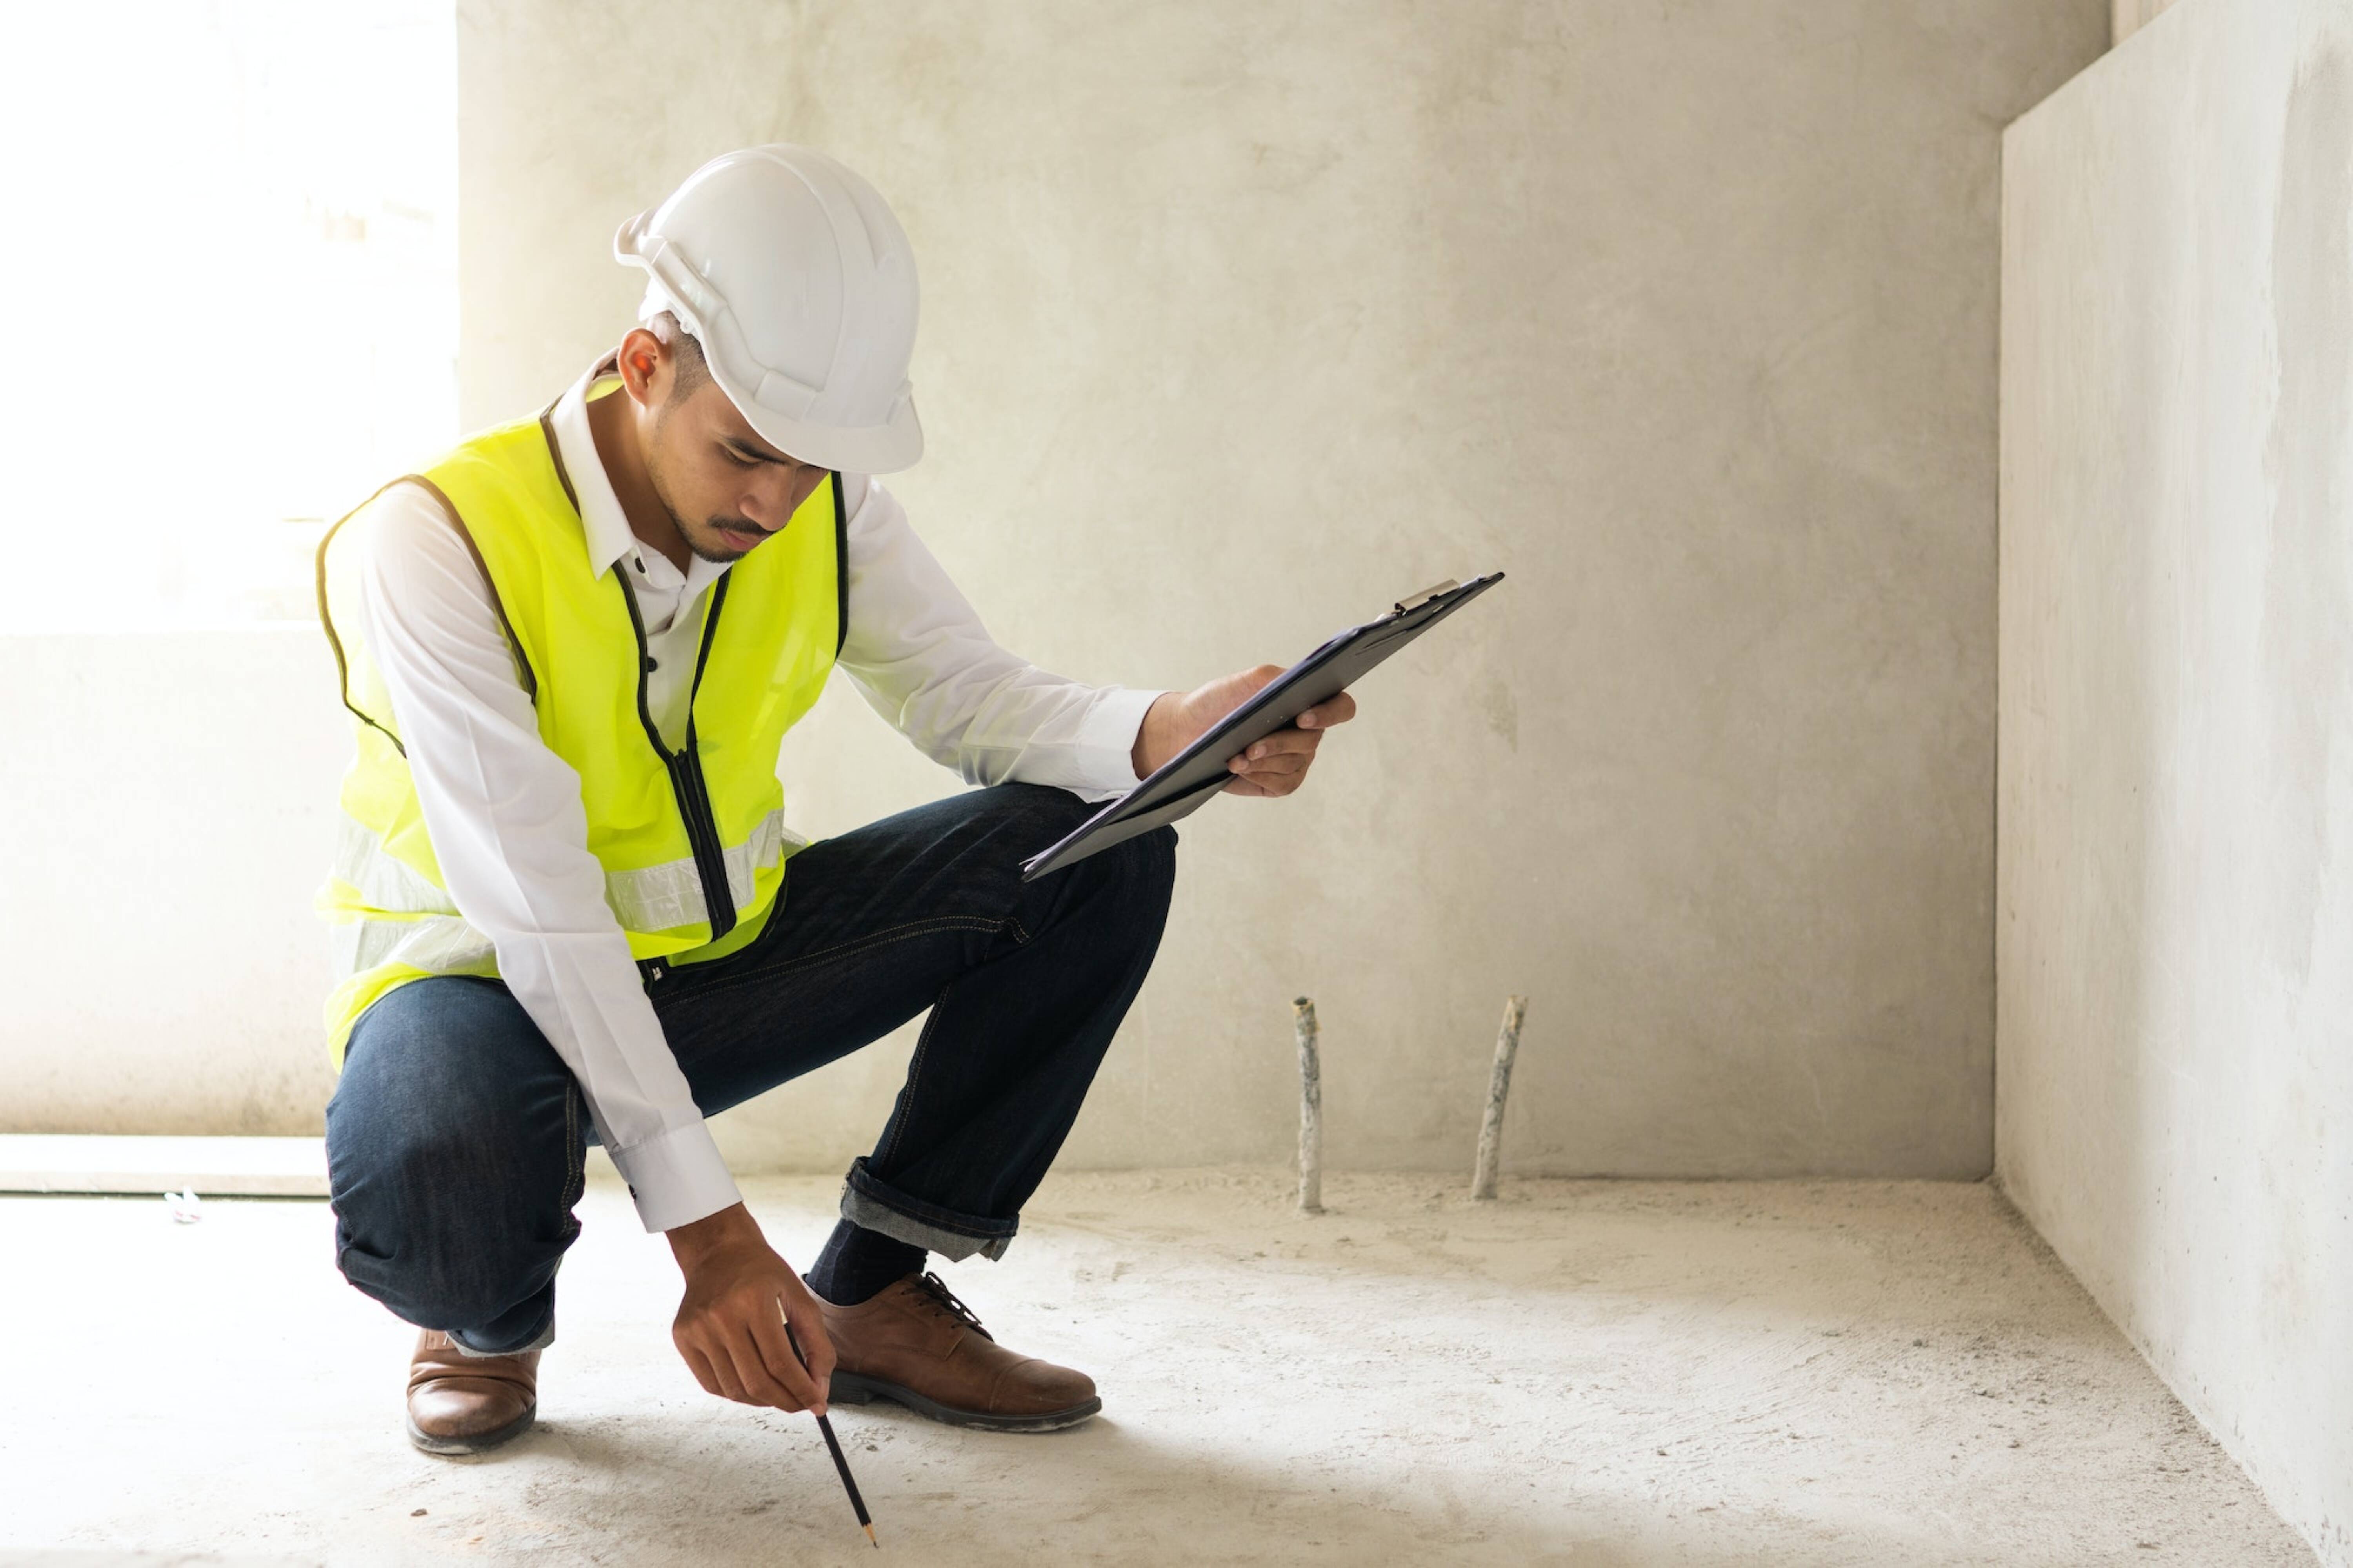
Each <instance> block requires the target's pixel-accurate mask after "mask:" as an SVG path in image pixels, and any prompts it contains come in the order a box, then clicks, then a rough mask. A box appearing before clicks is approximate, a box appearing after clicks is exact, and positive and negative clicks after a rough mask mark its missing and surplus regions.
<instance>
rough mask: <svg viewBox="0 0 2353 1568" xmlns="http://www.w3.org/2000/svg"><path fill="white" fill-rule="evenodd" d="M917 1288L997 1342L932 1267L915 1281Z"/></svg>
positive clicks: (966, 1325)
mask: <svg viewBox="0 0 2353 1568" xmlns="http://www.w3.org/2000/svg"><path fill="white" fill-rule="evenodd" d="M915 1289H917V1290H918V1291H920V1292H922V1293H923V1296H924V1297H925V1298H927V1299H928V1300H930V1301H931V1303H932V1304H933V1305H934V1307H937V1308H939V1309H940V1310H942V1311H944V1312H948V1313H950V1314H952V1315H953V1316H955V1318H956V1319H957V1320H958V1321H961V1322H962V1323H963V1324H964V1325H965V1327H966V1328H968V1329H970V1330H971V1331H973V1332H974V1333H976V1334H978V1335H979V1336H980V1337H981V1338H982V1339H985V1340H987V1341H988V1342H990V1343H991V1344H994V1343H996V1342H997V1336H996V1335H995V1334H992V1333H990V1332H989V1331H987V1329H984V1328H982V1327H981V1326H980V1320H979V1319H978V1318H976V1317H975V1316H973V1311H972V1309H971V1308H970V1307H967V1306H965V1304H964V1303H963V1302H962V1301H959V1300H956V1295H955V1291H953V1290H951V1289H948V1287H947V1282H946V1281H945V1280H944V1279H941V1278H940V1277H939V1276H938V1275H936V1274H934V1273H933V1272H932V1271H931V1270H930V1269H928V1268H926V1269H925V1270H923V1278H922V1279H918V1280H916V1281H915Z"/></svg>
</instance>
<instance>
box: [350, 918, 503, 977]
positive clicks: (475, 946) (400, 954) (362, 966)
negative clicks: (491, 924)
mask: <svg viewBox="0 0 2353 1568" xmlns="http://www.w3.org/2000/svg"><path fill="white" fill-rule="evenodd" d="M327 930H328V939H329V942H330V948H331V952H332V954H333V959H334V964H335V978H336V979H337V980H339V981H341V980H348V979H350V978H351V977H352V976H353V975H354V974H360V973H365V972H366V971H368V970H371V969H374V968H375V966H376V965H378V964H380V963H405V964H406V965H408V967H410V968H411V969H422V970H424V971H425V972H426V973H428V974H448V973H455V972H457V971H459V970H463V969H473V968H479V967H480V965H481V964H482V963H485V962H487V961H488V960H489V959H490V957H491V951H492V950H491V939H490V938H488V937H486V936H484V935H483V934H482V933H481V932H480V931H476V930H475V929H474V928H473V927H472V926H470V925H468V924H467V923H466V922H465V921H462V920H459V918H458V917H457V916H456V915H427V916H425V917H424V918H422V919H420V920H413V921H339V922H337V923H336V924H334V925H332V926H330V927H328V928H327Z"/></svg>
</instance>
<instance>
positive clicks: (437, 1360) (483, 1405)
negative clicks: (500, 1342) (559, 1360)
mask: <svg viewBox="0 0 2353 1568" xmlns="http://www.w3.org/2000/svg"><path fill="white" fill-rule="evenodd" d="M538 1414H539V1352H537V1351H525V1352H522V1354H521V1355H499V1356H470V1355H468V1354H466V1353H465V1352H463V1351H461V1350H459V1348H458V1347H457V1346H456V1345H453V1344H451V1343H450V1342H449V1336H448V1335H447V1334H445V1333H442V1332H440V1331H438V1330H436V1329H427V1330H426V1331H424V1332H423V1333H421V1334H418V1335H417V1349H416V1351H415V1352H414V1353H412V1354H411V1355H410V1356H409V1358H408V1440H409V1441H410V1442H412V1443H414V1444H416V1445H417V1447H420V1448H422V1449H424V1450H425V1451H426V1452H427V1453H428V1454H480V1453H483V1452H485V1451H487V1450H489V1449H491V1448H495V1447H498V1446H499V1445H500V1444H501V1443H509V1442H512V1441H513V1440H514V1439H515V1438H517V1437H520V1436H522V1435H523V1434H524V1433H525V1432H528V1431H530V1430H531V1424H532V1420H533V1417H535V1416H536V1415H538Z"/></svg>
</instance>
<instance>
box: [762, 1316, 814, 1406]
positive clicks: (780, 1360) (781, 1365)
mask: <svg viewBox="0 0 2353 1568" xmlns="http://www.w3.org/2000/svg"><path fill="white" fill-rule="evenodd" d="M794 1332H795V1333H800V1329H799V1326H798V1325H795V1327H794ZM752 1338H753V1339H754V1341H756V1342H758V1344H759V1349H760V1355H761V1359H763V1360H764V1361H765V1362H766V1363H768V1369H769V1371H770V1372H772V1373H775V1374H776V1381H777V1382H778V1383H780V1384H784V1386H785V1387H786V1389H787V1390H788V1391H790V1393H791V1394H792V1396H793V1398H794V1399H795V1400H797V1401H798V1404H797V1405H796V1406H795V1408H796V1409H798V1408H801V1407H804V1406H805V1407H807V1408H808V1409H810V1410H814V1411H816V1412H817V1413H818V1415H824V1414H825V1396H824V1394H821V1393H820V1392H819V1389H820V1388H821V1386H822V1385H821V1384H818V1381H817V1379H816V1378H815V1377H813V1376H811V1375H810V1373H809V1371H808V1369H807V1368H806V1367H804V1366H802V1365H801V1358H800V1357H798V1356H797V1355H795V1354H794V1353H793V1346H792V1342H791V1341H790V1340H788V1339H786V1337H785V1318H784V1314H783V1312H782V1311H781V1310H779V1311H776V1312H774V1313H764V1314H762V1315H761V1317H760V1318H759V1319H758V1320H757V1321H754V1323H753V1325H752ZM801 1343H802V1344H803V1345H804V1346H806V1345H807V1343H808V1340H807V1336H806V1335H803V1337H802V1339H801Z"/></svg>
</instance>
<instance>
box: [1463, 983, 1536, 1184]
mask: <svg viewBox="0 0 2353 1568" xmlns="http://www.w3.org/2000/svg"><path fill="white" fill-rule="evenodd" d="M1527 1014H1528V999H1527V998H1526V997H1525V996H1512V997H1507V998H1505V999H1504V1028H1503V1032H1502V1033H1501V1034H1499V1035H1497V1036H1496V1037H1495V1070H1494V1072H1493V1074H1492V1075H1490V1076H1489V1078H1488V1079H1487V1114H1486V1117H1485V1119H1484V1120H1483V1121H1481V1122H1480V1123H1479V1163H1478V1164H1477V1165H1476V1166H1475V1167H1474V1168H1473V1169H1472V1173H1471V1195H1472V1197H1473V1198H1492V1197H1493V1196H1494V1195H1495V1173H1496V1168H1497V1167H1498V1166H1500V1165H1501V1164H1502V1163H1503V1159H1504V1148H1503V1145H1504V1100H1506V1099H1508V1098H1509V1097H1510V1095H1511V1092H1512V1058H1514V1057H1516V1056H1518V1055H1519V1054H1520V1024H1521V1021H1522V1020H1523V1019H1525V1017H1526V1016H1527Z"/></svg>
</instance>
